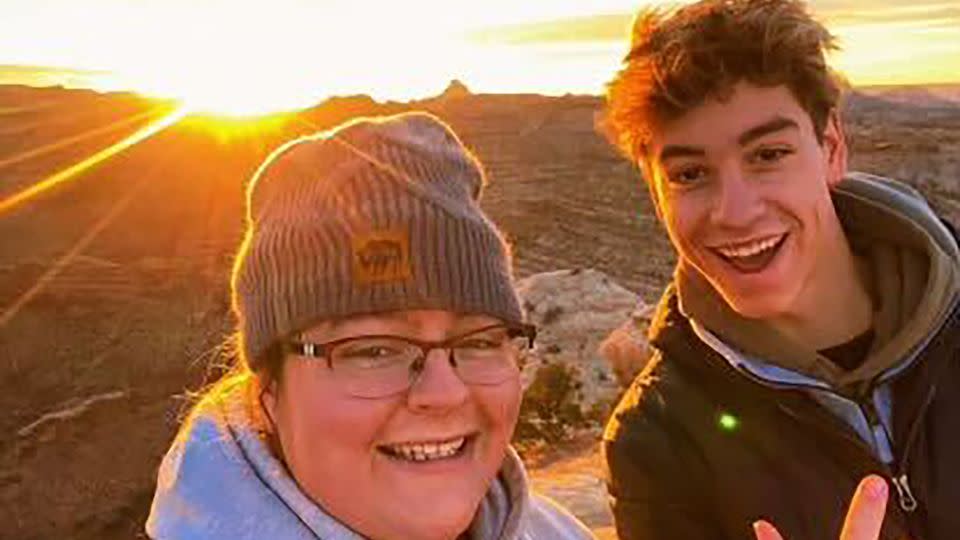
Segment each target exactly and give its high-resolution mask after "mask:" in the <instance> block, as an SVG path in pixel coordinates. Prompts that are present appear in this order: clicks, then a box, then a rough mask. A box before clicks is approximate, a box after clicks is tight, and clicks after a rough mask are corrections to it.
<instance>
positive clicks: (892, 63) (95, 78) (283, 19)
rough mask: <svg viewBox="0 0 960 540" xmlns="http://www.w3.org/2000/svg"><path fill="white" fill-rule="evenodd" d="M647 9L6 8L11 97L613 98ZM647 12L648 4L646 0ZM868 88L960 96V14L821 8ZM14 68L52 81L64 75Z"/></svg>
mask: <svg viewBox="0 0 960 540" xmlns="http://www.w3.org/2000/svg"><path fill="white" fill-rule="evenodd" d="M642 3H643V0H640V1H639V2H638V1H636V0H632V1H628V0H592V1H586V0H485V1H477V0H470V1H461V0H445V1H432V0H405V1H403V2H396V1H392V0H377V1H374V0H312V1H306V0H267V1H253V0H250V1H247V0H16V1H11V0H0V83H3V82H31V83H34V84H64V85H68V86H93V87H95V88H98V89H103V90H127V89H132V90H136V91H140V92H145V93H148V94H151V95H158V96H167V97H176V98H181V99H184V100H186V101H187V102H188V103H192V104H193V106H194V107H196V108H198V109H205V108H206V109H218V108H219V109H221V110H224V111H229V110H234V111H235V112H254V111H257V110H271V109H273V110H279V109H290V108H297V107H302V106H307V105H309V104H312V103H315V102H317V101H318V100H320V99H323V98H325V97H328V96H330V95H348V94H360V93H363V94H368V95H371V96H373V97H374V98H376V99H396V100H405V99H411V98H416V97H423V96H429V95H435V94H437V93H439V92H440V91H442V90H443V88H444V87H445V86H446V85H447V83H448V82H449V81H450V80H451V79H453V78H458V79H460V80H462V81H463V82H465V83H466V84H467V86H468V87H469V88H470V89H471V90H473V91H474V92H537V93H544V94H564V93H590V94H597V93H601V92H602V90H603V85H604V83H605V82H606V81H607V80H609V78H610V76H611V75H612V74H613V72H614V71H615V70H616V69H617V67H618V66H619V63H620V59H621V58H622V56H623V54H624V53H625V52H626V47H627V41H626V38H627V31H628V28H629V25H630V21H631V15H632V13H633V12H634V11H635V10H636V8H637V7H639V6H640V5H641V4H642ZM648 3H649V2H648ZM810 5H811V8H812V10H813V11H814V12H815V13H816V14H817V16H818V17H820V18H821V20H823V21H824V22H826V23H827V25H828V27H829V28H830V29H831V30H832V31H833V32H834V33H835V34H837V35H838V37H839V38H840V42H841V45H842V46H843V51H842V52H841V53H839V54H838V55H836V56H835V57H833V58H832V59H831V61H832V63H833V65H834V66H835V67H837V68H839V69H840V70H841V71H843V72H844V73H845V74H846V75H847V77H848V78H849V79H850V80H851V81H852V82H853V83H854V84H859V85H871V84H912V83H918V84H929V83H940V82H960V0H949V1H948V0H917V1H915V2H905V1H895V0H872V1H871V2H869V4H868V5H869V6H870V7H869V8H865V7H863V6H864V5H866V3H865V2H861V1H859V0H858V1H853V0H813V1H812V2H811V3H810ZM14 66H44V67H54V68H58V69H54V70H37V69H35V68H31V69H24V68H22V67H20V68H18V67H14Z"/></svg>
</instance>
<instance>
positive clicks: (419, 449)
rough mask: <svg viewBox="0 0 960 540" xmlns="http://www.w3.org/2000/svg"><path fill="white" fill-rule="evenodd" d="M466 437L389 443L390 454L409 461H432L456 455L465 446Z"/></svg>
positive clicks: (387, 446) (386, 447)
mask: <svg viewBox="0 0 960 540" xmlns="http://www.w3.org/2000/svg"><path fill="white" fill-rule="evenodd" d="M466 440H467V439H466V437H460V438H459V439H453V440H449V441H442V442H425V443H403V444H389V445H385V446H384V448H385V449H386V450H387V452H388V453H389V454H392V455H393V456H395V457H398V458H401V459H406V460H409V461H431V460H435V459H443V458H448V457H452V456H455V455H456V454H457V453H458V452H460V450H461V449H462V448H463V445H464V443H465V442H466Z"/></svg>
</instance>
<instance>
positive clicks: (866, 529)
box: [840, 474, 889, 540]
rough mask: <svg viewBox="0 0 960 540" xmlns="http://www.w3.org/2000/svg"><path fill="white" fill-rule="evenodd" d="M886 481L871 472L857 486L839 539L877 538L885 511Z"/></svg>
mask: <svg viewBox="0 0 960 540" xmlns="http://www.w3.org/2000/svg"><path fill="white" fill-rule="evenodd" d="M888 495H889V487H888V486H887V481H886V480H884V479H883V478H881V477H879V476H877V475H875V474H872V475H870V476H868V477H866V478H864V479H863V480H862V481H861V482H860V485H859V486H857V492H856V493H855V494H854V495H853V500H852V501H851V502H850V510H849V511H848V512H847V519H846V521H844V523H843V532H842V533H840V540H877V539H879V538H880V529H881V528H882V527H883V516H884V515H885V514H886V511H887V497H888Z"/></svg>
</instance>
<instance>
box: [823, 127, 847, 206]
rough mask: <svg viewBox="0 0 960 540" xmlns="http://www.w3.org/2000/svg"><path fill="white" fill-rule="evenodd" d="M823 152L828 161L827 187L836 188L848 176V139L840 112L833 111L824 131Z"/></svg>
mask: <svg viewBox="0 0 960 540" xmlns="http://www.w3.org/2000/svg"><path fill="white" fill-rule="evenodd" d="M823 151H824V156H825V158H826V160H827V186H828V187H831V188H833V187H836V186H837V184H839V183H840V182H841V181H842V180H843V178H844V176H846V174H847V138H846V136H845V134H844V131H843V120H842V119H841V118H840V111H838V110H837V109H833V110H831V111H830V116H828V117H827V125H826V126H825V127H824V130H823Z"/></svg>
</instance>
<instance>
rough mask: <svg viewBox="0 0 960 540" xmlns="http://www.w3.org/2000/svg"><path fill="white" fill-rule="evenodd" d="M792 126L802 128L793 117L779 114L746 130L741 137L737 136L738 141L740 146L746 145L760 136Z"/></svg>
mask: <svg viewBox="0 0 960 540" xmlns="http://www.w3.org/2000/svg"><path fill="white" fill-rule="evenodd" d="M790 128H793V129H800V126H799V125H798V124H797V123H796V121H794V120H793V119H790V118H787V117H785V116H777V117H774V118H772V119H770V120H768V121H766V122H764V123H762V124H760V125H757V126H754V127H752V128H750V129H748V130H746V131H744V132H743V133H742V134H740V136H739V137H737V143H738V144H739V145H740V146H746V145H748V144H750V143H751V142H753V141H755V140H757V139H759V138H760V137H763V136H764V135H769V134H771V133H776V132H777V131H781V130H784V129H790Z"/></svg>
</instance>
